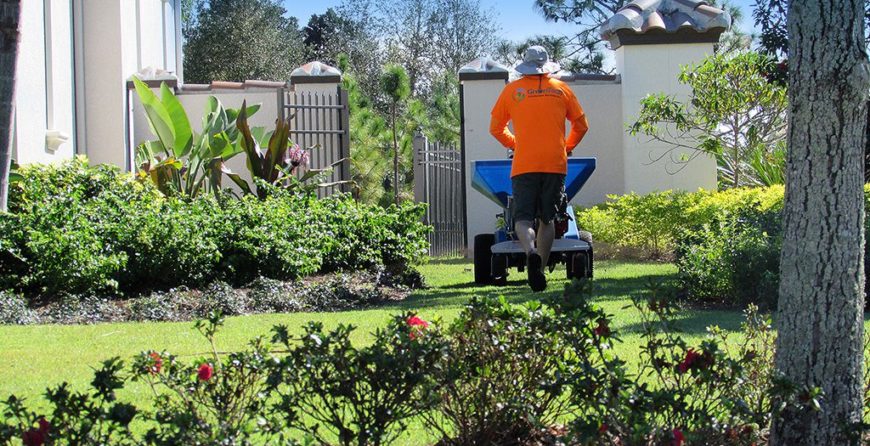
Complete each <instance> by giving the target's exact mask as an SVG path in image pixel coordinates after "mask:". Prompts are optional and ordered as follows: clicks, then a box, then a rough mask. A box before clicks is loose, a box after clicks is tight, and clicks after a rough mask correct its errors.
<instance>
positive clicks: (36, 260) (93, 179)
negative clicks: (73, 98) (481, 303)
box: [0, 158, 430, 311]
mask: <svg viewBox="0 0 870 446" xmlns="http://www.w3.org/2000/svg"><path fill="white" fill-rule="evenodd" d="M21 173H22V176H23V180H22V181H21V182H19V183H16V184H15V185H14V187H13V191H12V192H11V209H12V210H13V212H11V213H5V214H2V215H0V234H2V235H0V289H13V290H16V291H19V292H23V293H24V294H25V295H26V296H28V297H32V296H36V295H41V296H43V297H45V298H47V300H49V301H50V300H55V299H57V298H58V297H59V296H60V295H62V294H64V293H71V294H93V295H111V294H115V293H118V294H119V295H121V294H137V293H146V294H147V293H149V292H151V291H155V290H166V289H170V288H174V287H179V286H192V287H199V286H203V285H205V284H208V283H211V282H213V281H215V280H224V281H226V282H228V283H231V284H233V285H237V286H239V285H244V284H247V283H249V282H250V281H252V280H253V279H255V278H257V277H261V276H262V277H267V278H271V279H278V280H295V279H298V278H301V277H305V276H308V275H311V274H314V273H316V272H325V271H336V270H358V269H361V268H379V267H383V266H389V268H390V270H391V271H396V272H397V274H399V275H406V274H407V275H408V277H412V274H411V273H410V272H409V271H410V270H409V269H408V268H409V267H410V266H411V265H414V264H417V263H419V262H420V261H421V260H422V259H423V257H424V255H425V252H426V234H427V232H428V231H429V230H430V229H429V227H428V226H425V225H423V224H422V222H421V220H420V216H421V212H422V210H423V207H422V206H421V205H415V204H405V205H402V206H400V207H393V208H390V209H382V208H379V207H375V206H367V205H361V204H359V203H356V202H354V201H353V200H352V199H350V198H349V197H347V196H341V195H339V196H334V197H329V198H327V199H320V200H318V199H317V198H315V197H314V196H313V195H312V194H310V193H302V192H300V191H305V190H307V189H304V188H302V189H294V190H286V189H281V188H277V187H270V186H268V185H265V184H264V185H262V188H258V190H260V189H262V190H263V191H264V198H262V199H259V198H257V197H254V196H245V197H243V198H241V199H236V198H234V197H232V196H230V195H229V194H224V195H219V196H217V197H214V196H211V195H207V194H201V195H199V196H196V197H193V198H179V197H176V196H169V197H164V196H163V194H161V193H160V192H159V191H158V190H157V189H156V188H155V187H154V186H153V185H152V184H151V183H150V182H139V181H136V179H135V178H134V177H133V176H131V175H129V174H123V173H120V172H119V171H118V170H117V169H115V168H109V167H105V166H97V167H89V166H88V165H87V162H86V161H85V160H84V159H82V158H76V159H75V160H72V161H69V162H67V163H65V164H63V165H60V166H28V167H25V168H23V169H22V171H21ZM225 310H227V311H235V310H232V309H226V308H225Z"/></svg>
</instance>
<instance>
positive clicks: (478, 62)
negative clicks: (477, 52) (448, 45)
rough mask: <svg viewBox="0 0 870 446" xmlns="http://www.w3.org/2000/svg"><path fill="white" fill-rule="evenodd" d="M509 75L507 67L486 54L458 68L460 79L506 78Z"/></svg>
mask: <svg viewBox="0 0 870 446" xmlns="http://www.w3.org/2000/svg"><path fill="white" fill-rule="evenodd" d="M509 75H510V70H508V68H507V67H505V66H504V65H502V64H500V63H498V62H496V61H494V60H492V59H491V58H489V57H486V56H484V57H479V58H477V59H474V60H472V61H471V62H468V63H467V64H465V65H463V66H462V68H460V69H459V80H460V81H479V80H489V79H503V80H507V78H508V76H509Z"/></svg>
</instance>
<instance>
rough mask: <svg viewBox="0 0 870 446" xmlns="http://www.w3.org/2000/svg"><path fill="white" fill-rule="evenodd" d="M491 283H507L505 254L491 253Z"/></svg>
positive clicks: (501, 284) (506, 259)
mask: <svg viewBox="0 0 870 446" xmlns="http://www.w3.org/2000/svg"><path fill="white" fill-rule="evenodd" d="M491 271H492V284H493V285H498V286H504V285H507V275H508V258H507V256H506V255H504V254H501V255H497V254H493V255H492V270H491Z"/></svg>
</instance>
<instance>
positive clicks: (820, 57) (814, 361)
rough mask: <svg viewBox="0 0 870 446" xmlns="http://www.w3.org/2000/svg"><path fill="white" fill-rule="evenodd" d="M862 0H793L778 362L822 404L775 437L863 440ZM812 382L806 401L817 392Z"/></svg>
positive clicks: (796, 410)
mask: <svg viewBox="0 0 870 446" xmlns="http://www.w3.org/2000/svg"><path fill="white" fill-rule="evenodd" d="M863 18H864V2H863V0H803V1H793V2H791V3H790V5H789V11H788V37H789V46H788V53H789V57H790V64H789V65H790V67H789V74H788V82H789V88H788V90H789V103H790V104H789V107H790V114H789V130H788V146H789V153H788V167H787V177H786V197H785V220H784V238H783V248H782V258H781V263H780V269H781V272H780V274H781V281H780V288H779V317H778V319H777V322H778V325H779V337H778V339H777V350H776V367H777V369H778V371H779V372H780V373H781V374H782V376H783V377H784V378H785V379H786V380H788V381H789V382H791V383H792V384H794V385H795V386H796V387H797V388H798V389H813V388H820V389H821V391H822V395H823V396H822V410H812V409H811V408H810V407H808V406H809V405H800V404H798V405H790V406H787V407H786V409H785V410H784V413H782V414H781V416H779V417H777V418H776V419H775V420H774V423H773V426H772V434H771V444H772V445H789V446H794V445H797V446H799V445H834V444H838V445H841V444H849V443H853V444H858V443H859V442H860V440H855V439H853V440H849V439H847V437H846V433H847V432H846V430H847V429H844V428H848V427H849V426H855V425H857V424H858V423H860V422H861V421H862V420H861V406H862V396H863V391H862V390H863V386H862V368H861V367H862V342H863V328H864V325H863V319H864V318H863V310H864V293H863V289H864V277H863V276H864V268H863V262H864V258H863V249H862V246H863V243H864V195H863V183H864V181H863V180H864V177H863V171H862V167H863V148H864V144H865V137H866V134H865V126H866V124H867V92H868V89H870V65H868V61H867V55H866V51H865V44H864V20H863ZM800 392H808V393H807V394H806V395H799V396H803V398H799V400H806V399H807V397H808V396H810V395H812V393H811V392H809V391H808V390H803V391H800Z"/></svg>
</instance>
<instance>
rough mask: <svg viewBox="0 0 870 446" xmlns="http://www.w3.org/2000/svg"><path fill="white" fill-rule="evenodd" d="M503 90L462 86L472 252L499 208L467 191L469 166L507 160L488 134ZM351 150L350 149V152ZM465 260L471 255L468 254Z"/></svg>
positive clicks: (495, 85)
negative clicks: (474, 162) (494, 109)
mask: <svg viewBox="0 0 870 446" xmlns="http://www.w3.org/2000/svg"><path fill="white" fill-rule="evenodd" d="M504 86H505V82H504V81H503V80H499V79H496V80H475V81H468V80H467V81H463V82H462V94H463V104H464V106H465V110H464V113H465V123H464V129H465V135H464V138H465V150H466V158H465V172H466V175H465V190H466V191H467V195H466V200H467V201H466V208H467V209H468V213H467V215H466V221H467V225H468V244H469V245H471V247H472V248H473V242H474V236H475V235H477V234H483V233H487V232H490V233H491V232H493V231H495V215H496V214H498V213H499V212H500V210H501V207H500V206H498V205H496V204H495V203H493V202H492V201H490V200H489V199H488V198H486V197H484V196H483V195H482V194H481V193H480V192H478V191H476V190H474V188H472V187H471V178H472V176H473V171H472V170H471V162H472V161H473V160H479V159H503V158H507V151H506V150H505V148H504V147H502V145H501V144H500V143H499V142H498V141H496V139H495V138H493V137H492V135H490V134H489V117H490V112H491V111H492V106H493V105H494V104H495V101H496V99H498V95H499V94H501V91H502V89H503V88H504ZM351 150H353V148H351ZM468 255H469V256H471V255H472V253H471V252H470V250H469V253H468Z"/></svg>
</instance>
